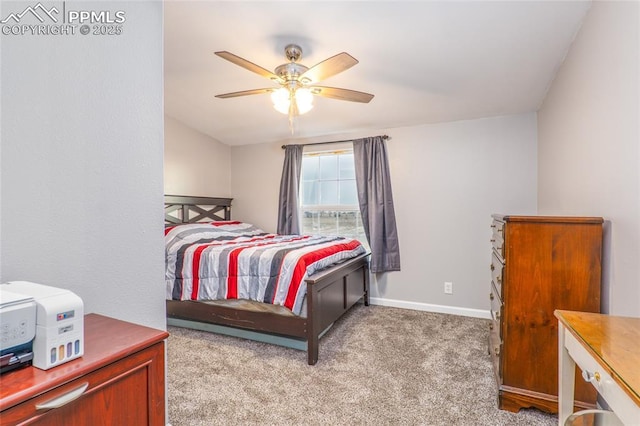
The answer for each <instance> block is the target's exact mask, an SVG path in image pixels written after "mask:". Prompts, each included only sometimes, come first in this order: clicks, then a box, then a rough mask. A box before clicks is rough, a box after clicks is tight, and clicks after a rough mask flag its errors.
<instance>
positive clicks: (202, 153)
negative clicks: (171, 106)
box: [164, 115, 232, 197]
mask: <svg viewBox="0 0 640 426" xmlns="http://www.w3.org/2000/svg"><path fill="white" fill-rule="evenodd" d="M164 141H165V144H164V193H165V194H171V195H191V196H209V197H230V196H232V194H231V148H230V147H229V146H228V145H224V144H223V143H220V142H218V141H217V140H215V139H213V138H211V137H209V136H207V135H204V134H202V133H200V132H198V131H196V130H194V129H192V128H190V127H188V126H186V125H184V124H183V123H181V122H180V121H178V120H176V119H174V118H172V117H169V116H167V115H165V117H164Z"/></svg>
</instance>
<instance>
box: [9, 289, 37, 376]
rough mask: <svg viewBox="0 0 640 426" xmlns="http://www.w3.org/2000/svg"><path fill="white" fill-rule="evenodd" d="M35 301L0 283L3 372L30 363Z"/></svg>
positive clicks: (34, 329)
mask: <svg viewBox="0 0 640 426" xmlns="http://www.w3.org/2000/svg"><path fill="white" fill-rule="evenodd" d="M35 335H36V302H35V301H34V300H33V297H31V296H25V295H23V294H16V293H11V292H9V291H6V290H5V286H3V285H0V373H4V372H7V371H11V370H15V369H16V368H20V367H26V366H28V365H31V363H32V361H33V338H34V337H35Z"/></svg>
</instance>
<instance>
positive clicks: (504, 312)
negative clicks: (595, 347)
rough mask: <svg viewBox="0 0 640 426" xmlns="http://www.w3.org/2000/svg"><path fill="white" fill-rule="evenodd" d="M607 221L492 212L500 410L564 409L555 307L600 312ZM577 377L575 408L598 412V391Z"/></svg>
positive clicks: (493, 328) (493, 339)
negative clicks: (559, 385) (562, 405)
mask: <svg viewBox="0 0 640 426" xmlns="http://www.w3.org/2000/svg"><path fill="white" fill-rule="evenodd" d="M602 224H603V219H602V218H598V217H550V216H504V215H493V221H492V224H491V227H492V231H493V233H492V238H491V243H492V256H491V259H492V260H491V289H490V293H489V298H490V302H491V315H492V322H491V324H490V332H489V352H490V354H491V358H492V361H493V366H494V372H495V376H496V381H497V385H498V405H499V407H500V408H501V409H505V410H509V411H519V410H520V408H527V407H535V408H538V409H541V410H543V411H547V412H551V413H557V412H558V396H557V395H558V324H557V321H556V319H555V317H554V310H556V309H563V310H571V311H582V312H600V284H601V254H602ZM576 377H577V379H576V391H575V396H576V401H575V406H576V408H577V409H585V408H594V407H595V401H596V393H595V391H594V389H593V387H592V386H590V385H589V384H588V383H586V382H584V380H582V377H581V375H580V373H578V374H577V375H576Z"/></svg>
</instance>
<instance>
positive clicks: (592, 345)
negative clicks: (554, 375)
mask: <svg viewBox="0 0 640 426" xmlns="http://www.w3.org/2000/svg"><path fill="white" fill-rule="evenodd" d="M554 314H555V316H556V318H558V345H559V351H558V368H559V372H558V373H559V378H560V380H559V391H558V403H559V404H558V405H559V413H558V424H559V425H561V426H562V425H564V423H565V421H566V419H567V418H568V417H569V416H570V415H571V414H572V412H573V390H574V389H573V388H574V379H575V365H576V364H577V365H578V366H579V367H580V368H581V369H582V371H583V377H585V380H587V381H589V382H590V383H591V384H592V385H593V387H594V388H596V390H597V391H598V393H599V394H600V395H601V396H602V397H603V398H604V400H605V401H606V402H607V404H608V405H609V408H610V409H611V410H612V411H613V412H614V413H615V414H616V416H617V417H618V419H620V421H622V423H623V424H625V425H630V426H631V425H639V424H640V318H626V317H616V316H611V315H602V314H594V313H588V312H573V311H562V310H556V311H555V312H554Z"/></svg>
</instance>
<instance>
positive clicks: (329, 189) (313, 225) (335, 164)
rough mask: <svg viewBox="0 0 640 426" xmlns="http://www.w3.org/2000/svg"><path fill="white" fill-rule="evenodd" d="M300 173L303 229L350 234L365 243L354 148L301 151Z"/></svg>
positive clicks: (347, 235) (304, 230) (329, 233)
mask: <svg viewBox="0 0 640 426" xmlns="http://www.w3.org/2000/svg"><path fill="white" fill-rule="evenodd" d="M301 175H302V177H301V185H300V200H301V201H300V202H301V206H300V219H301V226H302V229H301V231H302V233H303V234H311V235H314V234H315V235H340V236H343V237H351V238H355V239H358V240H360V241H361V242H362V243H363V244H364V245H365V246H366V247H368V244H367V238H366V236H365V234H364V228H363V227H362V217H361V216H360V208H359V207H358V192H357V188H356V173H355V167H354V163H353V151H352V150H342V151H332V152H316V153H307V154H304V155H303V156H302V173H301Z"/></svg>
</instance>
